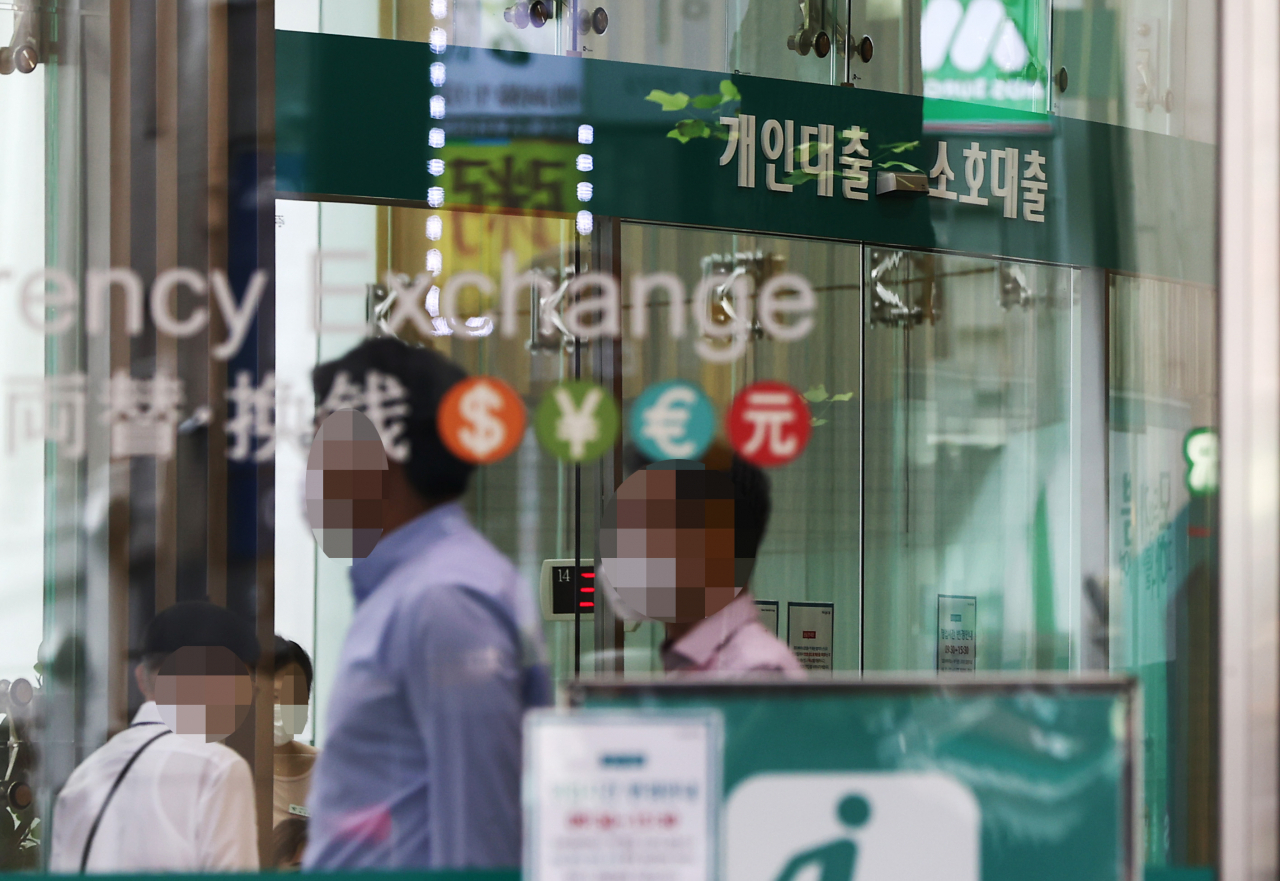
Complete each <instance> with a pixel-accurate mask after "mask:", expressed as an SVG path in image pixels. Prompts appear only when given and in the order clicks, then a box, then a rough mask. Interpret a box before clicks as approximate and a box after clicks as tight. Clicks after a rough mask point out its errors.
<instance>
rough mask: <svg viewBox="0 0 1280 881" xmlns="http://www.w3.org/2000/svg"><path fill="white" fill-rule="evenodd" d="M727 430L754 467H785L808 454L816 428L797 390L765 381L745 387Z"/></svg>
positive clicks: (735, 402) (735, 401)
mask: <svg viewBox="0 0 1280 881" xmlns="http://www.w3.org/2000/svg"><path fill="white" fill-rule="evenodd" d="M725 431H726V432H727V433H728V435H729V442H730V443H731V444H733V448H734V449H735V450H737V451H738V455H739V456H741V457H742V458H744V459H746V460H747V461H748V462H750V463H751V464H752V465H759V466H760V467H761V468H772V467H774V466H776V465H785V464H787V463H788V462H790V461H791V460H792V459H794V458H795V457H796V456H799V455H800V454H801V453H803V452H804V448H805V447H806V446H807V445H808V444H809V435H810V434H812V433H813V426H812V425H811V424H810V422H809V405H808V404H806V403H805V401H804V398H802V397H800V396H799V395H798V394H796V392H795V389H793V388H791V386H789V385H786V384H784V383H781V382H773V381H770V380H765V381H764V382H755V383H752V384H751V385H749V386H747V387H746V388H744V389H743V390H742V391H741V392H739V393H738V396H737V397H736V398H734V399H733V405H732V406H730V407H729V412H728V414H727V415H726V416H725Z"/></svg>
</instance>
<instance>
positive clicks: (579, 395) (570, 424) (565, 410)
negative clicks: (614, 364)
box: [533, 379, 622, 462]
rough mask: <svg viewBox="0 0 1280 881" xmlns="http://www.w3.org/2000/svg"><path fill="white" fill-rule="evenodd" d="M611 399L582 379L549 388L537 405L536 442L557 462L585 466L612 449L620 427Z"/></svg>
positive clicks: (607, 393)
mask: <svg viewBox="0 0 1280 881" xmlns="http://www.w3.org/2000/svg"><path fill="white" fill-rule="evenodd" d="M621 421H622V420H621V419H620V418H619V415H618V405H617V404H615V403H614V401H613V396H612V395H611V394H609V392H608V391H606V390H605V388H604V386H601V385H598V384H596V383H594V382H590V381H589V380H585V379H574V380H569V381H568V382H562V383H559V384H557V385H554V386H552V387H551V389H550V390H549V391H548V392H547V393H546V395H545V396H544V397H543V398H542V402H541V403H540V404H538V410H537V412H536V413H535V414H534V417H533V429H534V432H536V433H537V435H538V442H539V443H541V444H542V446H543V448H544V449H546V451H547V452H548V453H550V454H551V455H553V456H555V457H556V458H557V459H564V460H565V461H568V462H589V461H591V460H593V459H599V458H600V457H601V456H603V455H604V454H605V453H606V452H607V451H608V450H609V448H611V447H612V446H613V442H614V439H615V438H617V436H618V426H619V425H620V423H621Z"/></svg>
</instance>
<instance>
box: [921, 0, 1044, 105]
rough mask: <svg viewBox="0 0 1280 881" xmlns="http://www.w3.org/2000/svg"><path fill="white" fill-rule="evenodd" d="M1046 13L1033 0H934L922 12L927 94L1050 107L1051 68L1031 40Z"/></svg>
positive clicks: (922, 58)
mask: <svg viewBox="0 0 1280 881" xmlns="http://www.w3.org/2000/svg"><path fill="white" fill-rule="evenodd" d="M1042 17H1043V13H1042V12H1040V11H1039V7H1038V6H1037V5H1036V4H1033V3H1029V2H1028V0H1009V2H1007V3H1004V2H1001V0H968V3H963V2H961V0H928V3H927V4H926V6H925V9H924V12H923V14H922V15H921V18H920V63H921V67H922V68H923V71H924V94H925V97H926V98H947V99H950V100H954V101H971V102H977V103H981V104H989V105H996V106H1000V107H1009V108H1014V109H1018V110H1031V111H1036V112H1044V111H1045V110H1047V109H1048V107H1047V102H1046V95H1047V93H1048V89H1047V86H1046V82H1047V70H1046V69H1045V67H1044V65H1043V64H1041V63H1040V60H1039V59H1038V58H1036V57H1035V56H1034V55H1033V53H1032V49H1031V48H1029V47H1028V45H1027V43H1028V37H1029V36H1032V35H1030V34H1028V33H1027V31H1028V30H1029V29H1035V30H1038V28H1036V24H1037V23H1038V21H1039V19H1040V18H1042ZM1015 19H1016V20H1015ZM1020 25H1021V27H1020ZM1037 42H1038V41H1037Z"/></svg>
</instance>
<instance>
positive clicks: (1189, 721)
mask: <svg viewBox="0 0 1280 881" xmlns="http://www.w3.org/2000/svg"><path fill="white" fill-rule="evenodd" d="M1108 305H1109V310H1108V317H1109V325H1110V340H1109V343H1110V350H1109V357H1108V378H1109V389H1108V393H1109V403H1110V407H1109V410H1110V412H1109V420H1108V421H1109V429H1110V430H1109V432H1108V447H1109V460H1110V462H1109V469H1108V470H1109V483H1110V487H1109V489H1110V493H1109V496H1110V502H1109V507H1110V511H1109V514H1110V516H1109V518H1108V519H1109V521H1110V556H1111V572H1112V576H1111V591H1110V616H1111V629H1110V637H1111V638H1110V645H1109V652H1110V660H1111V667H1112V669H1114V670H1118V671H1126V672H1129V673H1133V674H1135V675H1136V676H1137V677H1138V678H1139V680H1140V681H1141V682H1142V689H1143V691H1142V705H1143V714H1144V719H1143V729H1144V731H1145V732H1146V737H1145V738H1144V746H1145V750H1146V754H1145V762H1144V767H1143V783H1144V786H1145V793H1144V796H1145V797H1144V816H1143V822H1144V828H1143V832H1144V843H1145V858H1146V861H1147V863H1148V864H1149V865H1166V864H1169V863H1174V864H1189V865H1206V864H1210V863H1212V862H1213V860H1214V854H1215V852H1216V839H1217V831H1216V822H1217V820H1216V810H1215V805H1216V792H1215V783H1214V778H1215V773H1216V759H1215V757H1216V755H1217V736H1216V732H1217V725H1216V717H1217V706H1218V694H1217V670H1218V661H1217V658H1218V649H1217V640H1216V637H1215V634H1216V630H1217V620H1218V613H1217V596H1218V578H1217V572H1218V561H1217V503H1216V489H1217V464H1218V463H1217V441H1216V438H1217V434H1216V427H1217V424H1218V391H1217V366H1216V365H1217V363H1218V347H1217V320H1216V314H1217V295H1216V293H1215V292H1214V291H1212V290H1210V289H1207V288H1197V287H1193V286H1190V285H1179V284H1174V283H1171V282H1165V281H1157V280H1154V279H1146V278H1131V277H1125V276H1114V275H1113V276H1111V277H1110V278H1109V284H1108Z"/></svg>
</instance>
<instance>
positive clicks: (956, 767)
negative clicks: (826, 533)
mask: <svg viewBox="0 0 1280 881" xmlns="http://www.w3.org/2000/svg"><path fill="white" fill-rule="evenodd" d="M1136 695H1137V687H1136V685H1135V684H1134V682H1133V681H1132V680H1093V681H1087V682H1086V681H1081V680H1078V679H1077V680H1075V681H1068V680H1058V681H1057V683H1056V684H1053V683H1049V682H1046V681H1037V682H1023V683H1015V682H1010V681H1008V680H1003V681H1001V680H987V681H981V680H967V681H962V680H961V681H957V680H944V681H938V680H934V681H931V682H930V681H925V680H914V681H901V682H867V681H863V682H848V683H794V682H788V683H778V684H777V685H771V684H731V683H716V684H706V683H702V684H699V683H692V682H684V683H681V682H666V683H648V684H644V683H630V684H616V685H609V684H604V683H599V684H595V683H585V682H584V683H579V684H575V685H573V686H571V687H570V698H571V702H572V703H573V704H575V705H576V706H579V707H583V708H588V709H601V710H604V709H608V710H614V711H619V710H633V711H634V710H641V711H650V712H651V713H652V714H653V715H654V716H655V717H658V718H661V716H662V715H663V714H665V713H670V712H672V711H695V710H699V711H706V710H713V711H718V712H719V713H720V714H721V716H722V720H723V723H722V727H723V747H722V755H723V760H722V761H723V768H722V769H717V770H720V771H721V787H722V792H723V795H722V801H721V804H722V807H721V809H720V821H719V830H720V838H721V842H722V846H721V851H720V852H721V860H720V863H721V871H720V875H721V877H726V878H731V879H735V881H792V879H796V878H801V877H804V878H821V879H824V881H831V879H840V881H859V879H864V878H949V879H956V881H977V879H983V881H1025V879H1028V878H1034V879H1037V881H1057V879H1062V881H1077V879H1081V878H1091V879H1130V878H1133V877H1135V876H1136V874H1137V872H1138V868H1137V865H1138V864H1137V856H1136V853H1135V817H1136V812H1135V793H1136V787H1135V781H1136V778H1137V770H1136V766H1135V759H1134V745H1135V742H1136V740H1137V730H1136V727H1135V726H1136V725H1137V717H1136V715H1135V713H1136ZM926 855H927V859H925V856H926ZM922 860H924V861H923V862H922ZM815 868H816V869H817V871H816V872H815V871H814V870H815Z"/></svg>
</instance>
